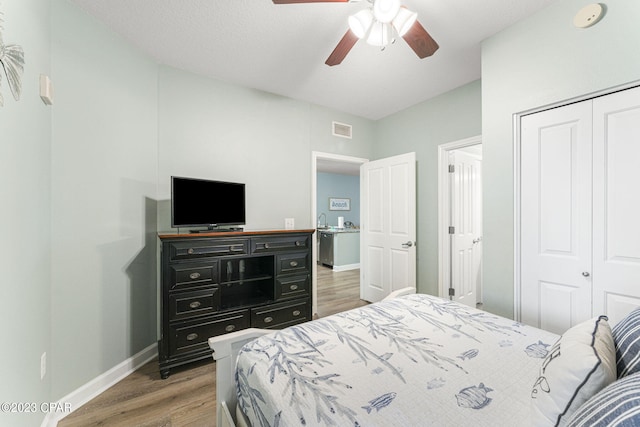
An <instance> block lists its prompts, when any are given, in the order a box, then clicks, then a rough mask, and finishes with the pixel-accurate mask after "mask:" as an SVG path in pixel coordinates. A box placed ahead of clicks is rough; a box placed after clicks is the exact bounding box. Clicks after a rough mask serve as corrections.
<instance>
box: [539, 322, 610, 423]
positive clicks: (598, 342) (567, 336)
mask: <svg viewBox="0 0 640 427" xmlns="http://www.w3.org/2000/svg"><path fill="white" fill-rule="evenodd" d="M615 380H616V353H615V347H614V344H613V337H612V336H611V328H610V327H609V323H608V322H607V318H606V317H605V316H600V317H597V318H594V319H591V320H587V321H586V322H582V323H580V324H578V325H575V326H574V327H572V328H571V329H569V330H568V331H567V332H565V333H564V334H563V335H562V336H561V337H560V338H559V339H558V341H557V342H556V343H555V344H554V345H553V346H552V347H551V348H550V350H549V354H548V355H547V357H546V358H545V359H544V361H543V362H542V366H541V367H540V376H539V377H538V380H537V381H536V382H535V384H534V385H533V390H532V391H531V398H532V407H533V414H532V415H533V425H535V426H564V425H566V423H567V421H568V419H569V417H570V416H571V414H573V413H574V412H575V411H576V409H578V408H579V407H580V406H581V405H582V404H583V403H584V402H586V401H587V400H588V399H589V398H591V397H592V396H594V395H595V394H596V393H598V392H599V391H600V390H602V389H603V388H604V387H606V386H608V385H609V384H611V383H612V382H614V381H615Z"/></svg>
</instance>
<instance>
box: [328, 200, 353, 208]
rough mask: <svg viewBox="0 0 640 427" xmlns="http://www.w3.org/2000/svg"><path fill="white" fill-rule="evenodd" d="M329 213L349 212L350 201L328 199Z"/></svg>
mask: <svg viewBox="0 0 640 427" xmlns="http://www.w3.org/2000/svg"><path fill="white" fill-rule="evenodd" d="M329 210H330V211H350V210H351V199H339V198H337V197H329Z"/></svg>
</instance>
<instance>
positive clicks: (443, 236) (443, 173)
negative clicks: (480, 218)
mask: <svg viewBox="0 0 640 427" xmlns="http://www.w3.org/2000/svg"><path fill="white" fill-rule="evenodd" d="M478 144H482V135H477V136H472V137H471V138H466V139H461V140H459V141H453V142H447V143H446V144H440V145H438V290H439V296H440V297H441V298H448V297H449V286H448V285H447V283H445V282H446V281H445V280H444V279H445V278H448V277H449V272H448V269H449V263H450V262H451V261H450V260H449V234H448V233H445V230H447V229H448V227H449V225H450V224H449V215H448V213H449V187H448V185H447V184H448V173H449V151H453V150H458V149H460V148H465V147H469V146H472V145H478Z"/></svg>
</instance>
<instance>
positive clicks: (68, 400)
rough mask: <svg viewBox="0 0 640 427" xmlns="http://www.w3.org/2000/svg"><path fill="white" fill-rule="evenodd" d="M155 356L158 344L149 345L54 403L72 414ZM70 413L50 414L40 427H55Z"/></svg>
mask: <svg viewBox="0 0 640 427" xmlns="http://www.w3.org/2000/svg"><path fill="white" fill-rule="evenodd" d="M157 355H158V344H157V343H154V344H151V345H150V346H149V347H147V348H145V349H143V350H141V351H140V352H138V353H137V354H134V355H133V356H132V357H130V358H128V359H127V360H125V361H123V362H121V363H119V364H118V365H116V366H114V367H113V368H111V369H109V370H108V371H107V372H105V373H104V374H102V375H100V376H98V377H96V378H94V379H93V380H91V381H89V382H88V383H86V384H85V385H83V386H81V387H80V388H78V389H76V390H74V391H72V392H71V393H69V394H68V395H66V396H65V397H63V398H62V399H60V400H58V402H56V403H60V404H61V406H64V405H65V404H66V405H69V406H70V407H71V412H73V411H75V410H76V409H78V408H80V407H81V406H82V405H84V404H85V403H87V402H88V401H90V400H91V399H93V398H94V397H96V396H97V395H99V394H100V393H103V392H104V391H105V390H107V389H108V388H109V387H111V386H112V385H114V384H116V383H117V382H119V381H121V380H122V379H124V378H125V377H126V376H127V375H129V374H131V373H132V372H133V371H135V370H136V369H138V368H139V367H141V366H142V365H144V364H145V363H147V362H149V361H150V360H152V359H153V358H154V357H156V356H157ZM71 412H50V413H48V414H47V416H46V417H45V418H44V420H43V421H42V425H41V427H55V426H57V425H58V421H60V420H61V419H63V418H64V417H66V416H67V415H69V414H70V413H71Z"/></svg>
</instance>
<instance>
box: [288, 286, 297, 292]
mask: <svg viewBox="0 0 640 427" xmlns="http://www.w3.org/2000/svg"><path fill="white" fill-rule="evenodd" d="M289 289H291V290H292V291H295V290H296V289H298V285H291V286H289Z"/></svg>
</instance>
